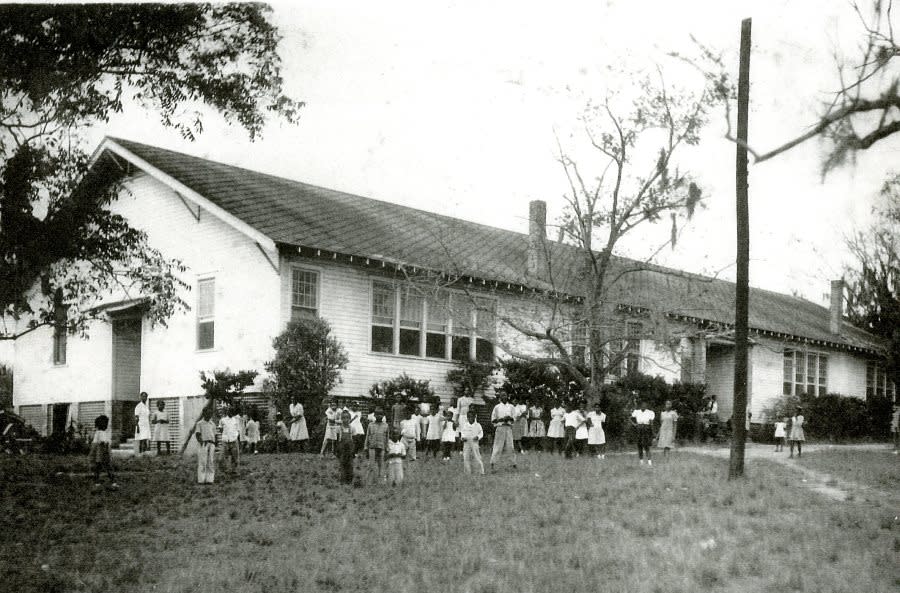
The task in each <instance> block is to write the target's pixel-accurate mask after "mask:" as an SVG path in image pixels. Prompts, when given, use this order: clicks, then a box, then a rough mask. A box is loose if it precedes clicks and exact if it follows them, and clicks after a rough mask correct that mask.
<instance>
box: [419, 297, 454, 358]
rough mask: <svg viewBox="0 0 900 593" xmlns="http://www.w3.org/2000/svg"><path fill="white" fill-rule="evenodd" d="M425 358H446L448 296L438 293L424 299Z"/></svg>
mask: <svg viewBox="0 0 900 593" xmlns="http://www.w3.org/2000/svg"><path fill="white" fill-rule="evenodd" d="M425 308H426V317H427V318H428V322H427V323H426V324H425V328H426V332H425V356H427V357H429V358H447V328H448V327H449V326H450V323H449V318H448V314H447V313H448V311H449V310H450V294H449V293H447V292H439V293H438V294H436V295H429V296H428V298H426V299H425Z"/></svg>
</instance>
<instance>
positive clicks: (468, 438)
mask: <svg viewBox="0 0 900 593" xmlns="http://www.w3.org/2000/svg"><path fill="white" fill-rule="evenodd" d="M459 435H460V437H461V438H462V442H463V468H465V470H466V473H467V474H471V473H472V467H471V465H470V463H469V460H470V459H474V460H475V463H477V464H478V469H479V470H480V472H481V475H484V463H483V462H482V461H481V447H480V443H481V439H483V438H484V431H483V430H482V428H481V424H479V423H478V418H477V417H476V415H475V410H471V409H470V410H469V411H468V414H467V416H466V418H464V419H463V421H462V424H460V427H459Z"/></svg>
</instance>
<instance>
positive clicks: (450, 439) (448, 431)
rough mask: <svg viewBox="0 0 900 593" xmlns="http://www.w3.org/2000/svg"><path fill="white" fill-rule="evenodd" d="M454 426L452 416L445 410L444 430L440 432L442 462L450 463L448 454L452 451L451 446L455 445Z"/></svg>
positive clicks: (455, 434)
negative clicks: (442, 453) (442, 451)
mask: <svg viewBox="0 0 900 593" xmlns="http://www.w3.org/2000/svg"><path fill="white" fill-rule="evenodd" d="M456 436H457V431H456V425H455V424H454V423H453V415H452V414H451V412H450V411H449V410H447V415H446V416H445V417H444V429H443V431H442V432H441V446H442V448H443V449H444V461H450V454H451V452H452V451H453V445H455V444H456Z"/></svg>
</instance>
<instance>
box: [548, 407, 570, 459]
mask: <svg viewBox="0 0 900 593" xmlns="http://www.w3.org/2000/svg"><path fill="white" fill-rule="evenodd" d="M565 417H566V409H565V408H564V407H562V406H561V405H557V406H556V407H555V408H553V409H552V410H550V426H549V427H548V428H547V439H549V440H550V450H551V451H553V450H555V451H556V452H557V453H562V450H563V446H562V445H563V439H564V437H565V436H566V431H565V427H564V425H563V422H564V420H565Z"/></svg>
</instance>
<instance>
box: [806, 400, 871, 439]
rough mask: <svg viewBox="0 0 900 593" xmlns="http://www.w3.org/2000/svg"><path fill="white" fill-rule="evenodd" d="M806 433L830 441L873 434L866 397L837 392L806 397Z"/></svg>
mask: <svg viewBox="0 0 900 593" xmlns="http://www.w3.org/2000/svg"><path fill="white" fill-rule="evenodd" d="M802 404H803V416H804V418H805V419H806V432H807V434H808V435H809V436H813V437H816V438H821V439H828V440H830V441H839V440H842V439H846V438H859V437H863V436H866V435H867V434H869V412H868V408H867V406H866V402H865V400H862V399H859V398H856V397H844V396H842V395H838V394H835V393H828V394H826V395H820V396H819V397H804V398H803V399H802Z"/></svg>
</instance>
